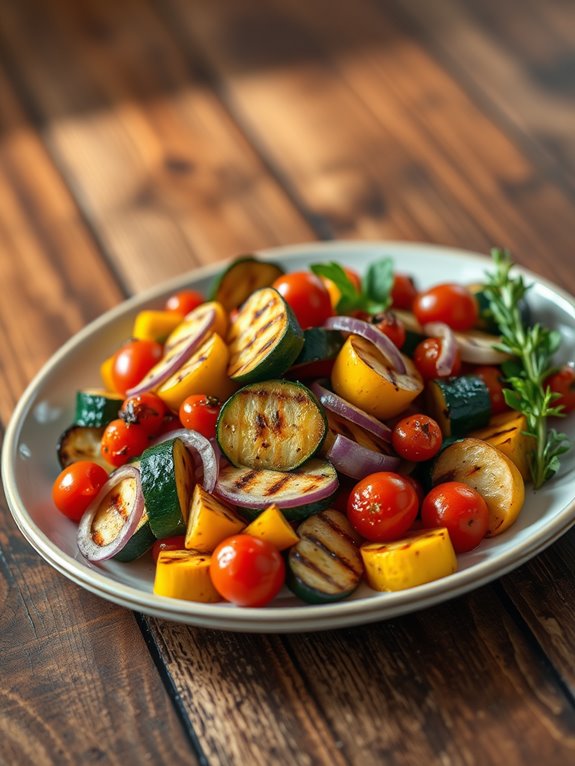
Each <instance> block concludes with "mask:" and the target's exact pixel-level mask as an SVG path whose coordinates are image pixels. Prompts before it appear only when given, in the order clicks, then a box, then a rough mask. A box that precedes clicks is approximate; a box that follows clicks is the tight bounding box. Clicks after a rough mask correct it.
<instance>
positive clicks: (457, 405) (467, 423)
mask: <svg viewBox="0 0 575 766" xmlns="http://www.w3.org/2000/svg"><path fill="white" fill-rule="evenodd" d="M425 395H426V401H427V409H428V412H429V414H430V415H431V417H432V418H434V419H435V420H436V421H437V423H438V424H439V427H440V428H441V432H442V433H443V435H444V436H445V437H448V436H456V437H457V436H465V434H468V433H469V432H470V431H473V430H474V429H475V428H483V427H484V426H486V425H487V424H488V423H489V418H490V417H491V400H490V398H489V389H488V388H487V386H486V385H485V382H484V381H483V380H482V379H481V378H479V377H477V376H476V375H463V376H461V377H460V378H445V379H444V378H437V379H436V380H430V381H429V382H428V384H427V388H426V394H425Z"/></svg>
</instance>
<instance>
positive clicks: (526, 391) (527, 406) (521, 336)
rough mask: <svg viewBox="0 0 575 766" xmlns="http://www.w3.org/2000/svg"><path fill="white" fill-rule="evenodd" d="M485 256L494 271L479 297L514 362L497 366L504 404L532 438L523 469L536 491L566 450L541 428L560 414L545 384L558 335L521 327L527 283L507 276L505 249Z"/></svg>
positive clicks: (559, 437) (558, 436)
mask: <svg viewBox="0 0 575 766" xmlns="http://www.w3.org/2000/svg"><path fill="white" fill-rule="evenodd" d="M491 256H492V258H493V262H494V264H495V271H494V272H493V273H490V274H488V275H487V283H486V286H485V294H486V295H487V297H488V298H489V301H490V311H491V313H492V315H493V318H494V319H495V321H496V322H497V325H498V327H499V332H500V333H501V341H500V343H499V344H498V346H497V348H498V349H500V350H501V351H504V352H505V353H507V354H510V355H511V356H513V357H515V359H516V360H517V361H512V362H509V363H506V364H504V365H503V367H502V369H503V374H504V375H505V378H506V381H507V383H508V385H509V388H506V389H504V395H505V401H506V402H507V404H508V405H509V407H511V408H512V409H514V410H517V411H518V412H521V413H522V414H523V415H525V418H526V420H527V433H528V434H529V435H531V436H534V437H535V440H536V448H535V449H534V450H533V452H532V453H531V455H530V456H529V469H530V473H531V480H532V481H533V486H534V487H535V489H538V488H539V487H541V486H542V485H543V484H544V483H545V482H546V481H547V480H548V479H550V478H551V477H552V476H554V475H555V474H556V473H557V471H558V469H559V457H560V456H561V455H563V454H564V453H565V452H567V451H568V450H569V449H570V448H571V444H570V441H569V439H568V437H567V436H566V435H565V434H563V433H559V432H558V431H556V430H555V429H553V428H551V429H550V428H548V427H547V418H548V417H551V416H558V415H561V416H562V415H563V414H564V413H563V408H562V407H561V406H555V405H554V402H555V401H556V400H557V398H558V397H559V395H558V394H556V393H553V392H552V391H551V389H550V388H549V386H547V385H546V384H545V380H546V379H547V378H548V377H549V375H550V374H551V373H552V372H553V370H554V366H553V362H552V357H553V354H554V353H555V351H557V349H558V348H559V345H560V342H561V335H560V333H558V332H557V331H556V330H550V329H548V328H547V327H544V326H543V325H541V324H538V323H537V324H534V325H532V326H530V327H526V326H525V325H524V324H523V322H522V321H521V315H520V311H519V305H520V302H521V301H522V299H523V298H524V297H525V294H526V293H527V291H528V290H529V288H530V287H531V285H526V284H525V281H524V279H523V277H521V276H512V275H511V274H510V271H511V268H512V266H513V262H512V260H511V256H510V254H509V252H508V251H507V250H502V249H499V248H494V249H493V250H492V251H491Z"/></svg>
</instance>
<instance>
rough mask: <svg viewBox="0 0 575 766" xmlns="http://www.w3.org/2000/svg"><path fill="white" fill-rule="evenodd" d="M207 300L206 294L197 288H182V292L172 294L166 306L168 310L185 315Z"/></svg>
mask: <svg viewBox="0 0 575 766" xmlns="http://www.w3.org/2000/svg"><path fill="white" fill-rule="evenodd" d="M205 300H206V299H205V298H204V296H203V295H202V294H201V293H199V292H198V291H197V290H180V292H178V293H174V294H173V295H170V297H169V298H168V300H167V301H166V306H165V308H166V311H173V312H175V313H176V314H181V315H182V316H185V315H186V314H189V313H190V311H193V310H194V309H196V308H197V307H198V306H200V305H201V304H202V303H204V302H205Z"/></svg>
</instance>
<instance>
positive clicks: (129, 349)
mask: <svg viewBox="0 0 575 766" xmlns="http://www.w3.org/2000/svg"><path fill="white" fill-rule="evenodd" d="M161 358H162V346H161V344H160V343H156V341H154V340H138V339H133V340H129V341H128V342H127V343H125V344H124V345H123V346H122V347H121V348H119V349H118V350H117V351H116V353H115V354H114V356H113V358H112V370H111V374H112V382H113V383H114V389H115V390H116V391H118V392H119V393H120V394H125V393H126V391H127V390H128V389H130V388H132V387H133V386H135V385H136V384H138V383H139V382H140V381H141V380H142V378H143V377H144V375H145V374H146V373H147V372H149V371H150V370H151V369H152V367H153V366H154V365H155V364H156V362H159V361H160V359H161Z"/></svg>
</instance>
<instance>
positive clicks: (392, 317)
mask: <svg viewBox="0 0 575 766" xmlns="http://www.w3.org/2000/svg"><path fill="white" fill-rule="evenodd" d="M371 322H372V324H374V325H375V326H376V327H377V328H378V329H380V330H381V331H382V333H383V334H384V335H387V337H388V338H389V339H390V341H391V342H392V343H394V344H395V345H396V346H397V348H401V347H402V346H403V344H404V343H405V327H404V325H403V322H402V321H401V319H399V318H398V317H397V316H396V314H394V313H393V311H386V312H384V313H383V314H376V315H375V316H374V317H373V318H372V320H371Z"/></svg>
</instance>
